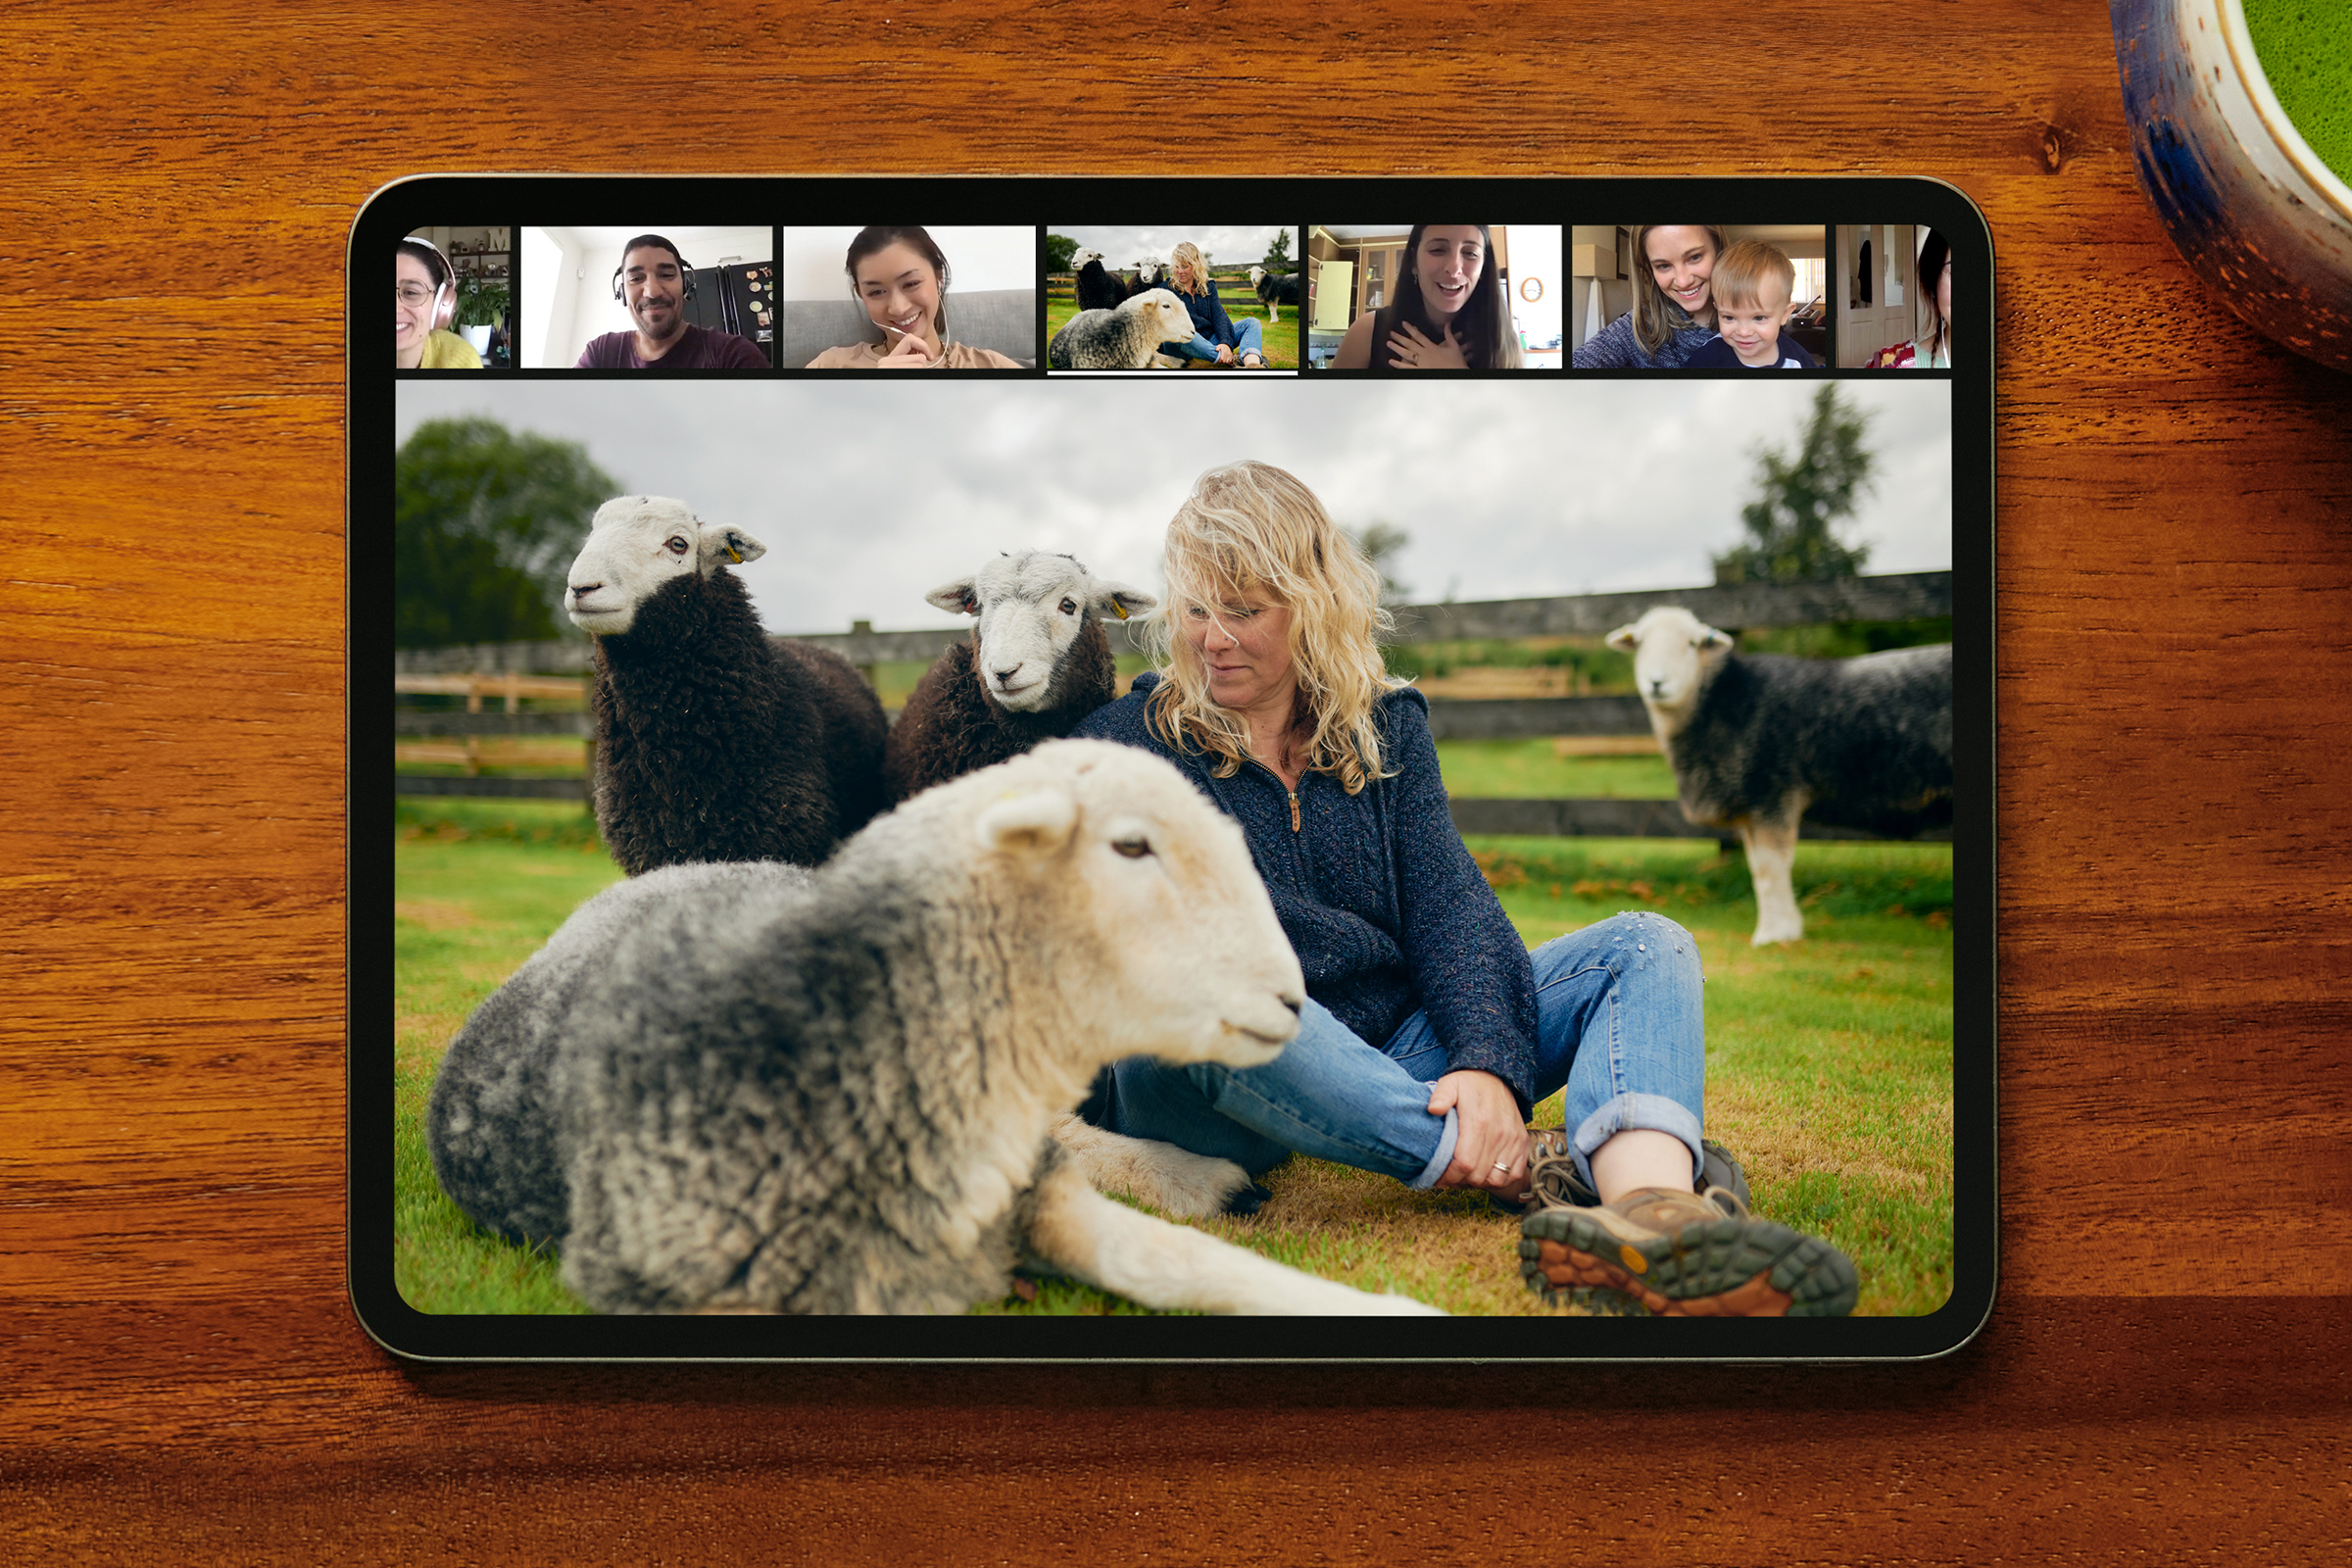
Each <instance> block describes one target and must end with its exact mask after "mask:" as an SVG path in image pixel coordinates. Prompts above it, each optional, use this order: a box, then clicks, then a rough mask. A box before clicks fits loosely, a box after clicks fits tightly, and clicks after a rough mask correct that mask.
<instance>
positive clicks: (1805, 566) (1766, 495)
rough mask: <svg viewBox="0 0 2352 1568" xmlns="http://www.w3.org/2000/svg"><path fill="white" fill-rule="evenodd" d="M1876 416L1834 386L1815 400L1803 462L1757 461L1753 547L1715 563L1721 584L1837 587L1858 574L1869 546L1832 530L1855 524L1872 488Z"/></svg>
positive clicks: (1750, 519)
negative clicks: (1869, 434)
mask: <svg viewBox="0 0 2352 1568" xmlns="http://www.w3.org/2000/svg"><path fill="white" fill-rule="evenodd" d="M1869 424H1870V416H1869V415H1868V414H1866V413H1864V412H1862V411H1861V410H1859V409H1856V408H1854V407H1853V406H1852V405H1850V404H1848V403H1847V402H1846V401H1845V400H1844V399H1843V398H1842V397H1840V396H1839V395H1838V387H1837V384H1836V383H1835V382H1832V383H1830V384H1828V385H1825V386H1823V387H1822V388H1821V390H1820V391H1819V392H1816V393H1815V394H1814V395H1813V412H1812V414H1811V415H1810V416H1809V417H1807V418H1806V420H1805V425H1804V430H1803V435H1802V439H1801V440H1800V441H1799V443H1798V445H1797V450H1796V455H1795V456H1794V457H1790V456H1789V455H1788V454H1787V453H1786V452H1784V451H1783V450H1782V449H1781V448H1779V447H1767V448H1765V449H1764V450H1762V451H1760V452H1759V453H1757V455H1756V499H1755V500H1753V501H1750V502H1749V503H1748V504H1747V505H1746V506H1744V507H1742V508H1740V522H1741V523H1742V524H1743V525H1745V527H1746V529H1747V533H1748V538H1747V541H1746V542H1745V543H1743V544H1740V545H1739V546H1737V547H1736V548H1734V549H1733V550H1732V551H1731V552H1730V553H1728V554H1726V555H1721V556H1717V557H1716V558H1715V581H1716V583H1717V585H1718V586H1722V587H1729V586H1731V585H1733V584H1735V583H1743V582H1830V581H1834V580H1835V579H1837V578H1839V577H1851V576H1854V575H1856V574H1858V573H1859V572H1860V571H1861V569H1862V564H1863V563H1864V562H1866V561H1867V560H1869V559H1870V547H1869V546H1868V545H1846V544H1841V543H1839V542H1838V537H1837V535H1836V534H1834V533H1832V532H1831V528H1830V525H1831V524H1832V523H1835V522H1837V521H1838V520H1839V519H1840V518H1844V517H1850V516H1852V515H1854V509H1855V506H1856V504H1857V503H1858V502H1859V500H1860V499H1861V497H1862V496H1863V495H1864V494H1866V493H1867V492H1868V491H1869V490H1870V488H1871V484H1872V480H1871V471H1872V469H1873V468H1874V467H1875V466H1876V465H1877V462H1878V460H1877V458H1876V457H1875V456H1874V455H1873V454H1872V452H1871V451H1870V449H1869V448H1867V447H1865V446H1864V445H1863V444H1862V437H1863V435H1864V434H1865V433H1866V431H1867V429H1868V427H1869Z"/></svg>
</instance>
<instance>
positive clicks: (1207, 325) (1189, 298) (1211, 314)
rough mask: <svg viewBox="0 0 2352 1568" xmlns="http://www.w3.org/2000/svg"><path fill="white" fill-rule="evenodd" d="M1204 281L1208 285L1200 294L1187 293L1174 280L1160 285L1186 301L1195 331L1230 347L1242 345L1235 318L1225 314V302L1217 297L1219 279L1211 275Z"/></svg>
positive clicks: (1186, 308)
mask: <svg viewBox="0 0 2352 1568" xmlns="http://www.w3.org/2000/svg"><path fill="white" fill-rule="evenodd" d="M1203 281H1204V282H1205V284H1206V287H1204V288H1203V289H1202V290H1201V292H1200V293H1198V294H1187V293H1186V292H1185V291H1184V290H1182V289H1180V288H1178V287H1177V286H1176V285H1175V284H1174V283H1172V282H1171V283H1163V284H1161V285H1160V286H1161V287H1162V288H1164V289H1166V290H1167V291H1168V292H1169V293H1171V294H1173V295H1175V296H1176V297H1177V298H1178V299H1180V300H1182V301H1183V302H1184V308H1185V310H1186V311H1188V312H1190V313H1191V315H1192V318H1193V330H1194V331H1196V332H1198V333H1200V334H1201V336H1202V337H1204V338H1206V339H1208V340H1209V341H1210V342H1211V343H1222V344H1223V345H1225V347H1227V348H1229V349H1230V348H1238V347H1240V345H1241V341H1242V334H1241V332H1240V330H1239V329H1238V328H1236V327H1235V326H1234V324H1233V319H1232V318H1231V317H1229V316H1227V315H1226V314H1225V302H1224V301H1223V300H1220V299H1218V298H1217V280H1216V279H1215V278H1213V277H1211V278H1207V279H1204V280H1203Z"/></svg>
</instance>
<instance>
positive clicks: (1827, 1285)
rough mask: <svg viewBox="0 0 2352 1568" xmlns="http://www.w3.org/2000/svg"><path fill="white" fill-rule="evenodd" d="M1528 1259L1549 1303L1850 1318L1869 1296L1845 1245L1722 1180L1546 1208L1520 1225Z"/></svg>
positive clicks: (1670, 1312)
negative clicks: (1686, 1189)
mask: <svg viewBox="0 0 2352 1568" xmlns="http://www.w3.org/2000/svg"><path fill="white" fill-rule="evenodd" d="M1519 1259H1520V1261H1519V1272H1520V1273H1521V1274H1522V1275H1524V1276H1525V1277H1526V1279H1527V1285H1528V1289H1530V1290H1532V1291H1538V1292H1541V1293H1542V1294H1543V1296H1544V1299H1545V1300H1547V1301H1553V1300H1558V1299H1562V1298H1563V1297H1564V1296H1571V1293H1574V1294H1573V1296H1572V1297H1571V1299H1574V1297H1581V1295H1582V1293H1584V1292H1586V1291H1600V1292H1613V1293H1616V1294H1617V1295H1619V1296H1621V1297H1623V1298H1626V1299H1629V1300H1631V1301H1632V1302H1635V1303H1638V1304H1639V1305H1641V1306H1642V1307H1644V1308H1646V1309H1647V1310H1648V1311H1649V1312H1651V1313H1652V1314H1654V1315H1657V1316H1660V1317H1784V1316H1786V1317H1843V1316H1845V1315H1846V1314H1847V1313H1849V1312H1851V1311H1852V1310H1853V1309H1854V1302H1855V1299H1857V1298H1858V1296H1859V1295H1860V1287H1859V1285H1858V1283H1857V1282H1856V1280H1855V1278H1854V1265H1853V1263H1852V1261H1851V1260H1850V1259H1848V1258H1847V1257H1846V1255H1845V1254H1844V1253H1843V1252H1840V1251H1838V1249H1836V1248H1834V1247H1832V1246H1831V1245H1830V1244H1829V1243H1827V1242H1825V1241H1822V1240H1820V1239H1819V1238H1817V1237H1812V1236H1805V1235H1802V1234H1800V1233H1798V1232H1796V1231H1792V1230H1790V1229H1789V1227H1788V1226H1786V1225H1779V1224H1775V1223H1774V1222H1773V1221H1771V1220H1768V1219H1757V1218H1755V1217H1754V1216H1752V1215H1750V1214H1749V1213H1748V1211H1747V1203H1746V1202H1745V1201H1743V1200H1742V1199H1741V1198H1740V1197H1739V1196H1738V1195H1737V1194H1735V1193H1733V1192H1731V1191H1729V1190H1728V1189H1726V1188H1722V1187H1711V1188H1709V1189H1708V1190H1707V1192H1706V1194H1705V1196H1704V1197H1701V1196H1700V1195H1698V1194H1696V1193H1683V1192H1676V1191H1675V1190H1673V1189H1672V1188H1667V1187H1642V1188H1637V1189H1635V1190H1634V1191H1633V1192H1630V1193H1628V1194H1626V1195H1625V1196H1624V1197H1623V1198H1620V1199H1618V1200H1617V1201H1615V1202H1611V1203H1603V1204H1599V1205H1597V1206H1593V1207H1570V1208H1545V1209H1543V1210H1540V1211H1539V1212H1537V1213H1533V1214H1530V1215H1528V1216H1527V1218H1526V1219H1525V1220H1523V1221H1521V1222H1520V1226H1519Z"/></svg>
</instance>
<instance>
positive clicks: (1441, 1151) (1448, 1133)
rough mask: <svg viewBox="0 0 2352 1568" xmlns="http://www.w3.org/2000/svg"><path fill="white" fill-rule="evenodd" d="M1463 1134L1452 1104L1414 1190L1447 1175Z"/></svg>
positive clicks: (1432, 1184)
mask: <svg viewBox="0 0 2352 1568" xmlns="http://www.w3.org/2000/svg"><path fill="white" fill-rule="evenodd" d="M1677 1108H1678V1109H1679V1108H1680V1107H1679V1106H1678V1107H1677ZM1461 1136H1462V1122H1461V1117H1460V1115H1459V1114H1458V1113H1456V1112H1455V1111H1454V1110H1453V1108H1452V1107H1451V1106H1448V1107H1447V1108H1446V1130H1445V1131H1444V1132H1442V1133H1440V1134H1438V1152H1436V1153H1434V1154H1432V1155H1430V1156H1429V1164H1428V1165H1427V1166H1425V1167H1424V1168H1423V1169H1422V1172H1421V1174H1420V1175H1418V1176H1416V1177H1414V1178H1413V1179H1412V1181H1411V1182H1410V1183H1408V1184H1407V1185H1409V1186H1410V1187H1411V1188H1412V1190H1413V1191H1414V1192H1416V1193H1426V1192H1428V1191H1429V1190H1430V1189H1431V1188H1432V1187H1435V1186H1437V1185H1438V1178H1439V1177H1441V1176H1443V1175H1445V1174H1446V1166H1448V1165H1450V1164H1452V1163H1453V1146H1454V1142H1455V1140H1457V1139H1459V1138H1460V1137H1461Z"/></svg>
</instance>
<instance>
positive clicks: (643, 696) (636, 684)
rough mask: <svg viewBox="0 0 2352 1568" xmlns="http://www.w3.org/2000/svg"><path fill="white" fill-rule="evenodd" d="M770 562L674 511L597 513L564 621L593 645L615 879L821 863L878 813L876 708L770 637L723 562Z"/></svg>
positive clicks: (844, 667)
mask: <svg viewBox="0 0 2352 1568" xmlns="http://www.w3.org/2000/svg"><path fill="white" fill-rule="evenodd" d="M762 554H764V547H763V546H761V545H760V542H759V541H758V540H757V539H755V538H753V537H752V536H751V535H750V534H748V533H745V532H744V531H743V530H742V529H740V528H735V527H722V526H718V525H714V524H711V523H705V522H703V521H702V520H701V519H700V518H698V517H696V516H695V515H693V513H692V512H691V511H689V510H688V509H687V507H686V506H685V505H684V504H683V503H682V502H677V501H671V500H667V499H664V498H662V497H656V496H623V497H620V498H618V499H616V500H613V501H610V502H608V503H606V504H605V506H604V507H602V508H600V509H599V510H598V512H597V515H596V519H595V522H594V524H593V525H592V527H591V529H590V533H589V538H588V542H587V544H586V545H585V546H584V547H583V548H582V549H581V551H580V554H579V557H578V559H577V560H575V561H574V562H573V563H572V566H571V571H570V573H569V580H568V584H567V587H566V590H565V593H564V609H565V611H566V612H567V613H569V614H570V616H571V618H572V620H573V621H574V622H575V623H576V624H578V625H579V626H580V627H581V628H582V629H583V630H586V631H588V632H590V633H592V634H594V636H595V638H596V692H595V718H596V741H597V768H596V820H597V826H598V827H599V829H601V830H602V832H603V833H604V837H605V844H606V847H607V848H608V849H610V850H611V851H612V854H613V859H614V860H615V861H616V862H618V863H619V865H620V867H621V869H623V870H625V871H627V872H628V873H629V874H630V875H632V876H635V875H639V874H641V873H643V872H646V871H650V870H653V869H655V868H656V867H659V866H664V865H679V864H689V863H696V862H705V861H713V860H786V861H790V862H792V863H794V864H797V865H815V864H817V863H819V862H821V861H822V860H823V859H824V858H825V857H826V856H828V855H830V854H831V853H832V852H833V848H834V846H835V845H837V844H839V843H840V842H841V841H842V840H843V839H845V838H847V837H848V836H849V835H850V834H852V833H855V832H857V831H858V828H860V827H863V826H864V825H865V823H866V822H867V821H868V820H870V819H871V818H872V817H873V815H874V814H875V813H876V812H877V811H879V810H881V809H882V808H883V805H884V802H883V799H882V739H883V735H884V733H885V725H884V722H883V718H882V705H881V703H880V702H879V701H878V700H877V699H876V698H875V696H874V694H873V691H872V690H871V688H869V687H868V686H867V685H866V684H865V682H864V680H863V679H862V678H861V677H860V676H859V675H858V671H857V670H856V669H855V668H854V667H853V666H852V665H851V664H850V663H849V662H848V661H847V660H844V659H843V658H841V657H840V656H839V655H838V654H834V653H830V652H828V651H826V650H824V649H821V648H815V647H812V646H810V645H809V644H806V643H794V642H787V641H784V640H781V639H776V640H772V641H771V639H770V638H769V637H768V636H767V634H766V633H765V632H764V631H762V630H761V629H760V616H759V614H758V613H757V612H755V611H754V610H753V608H752V602H751V596H750V595H749V593H748V592H746V590H745V589H744V586H743V584H742V582H741V581H740V580H739V579H738V578H736V576H735V575H734V574H733V573H732V572H730V571H728V570H727V564H729V563H740V562H744V561H751V560H756V559H758V557H760V555H762Z"/></svg>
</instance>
